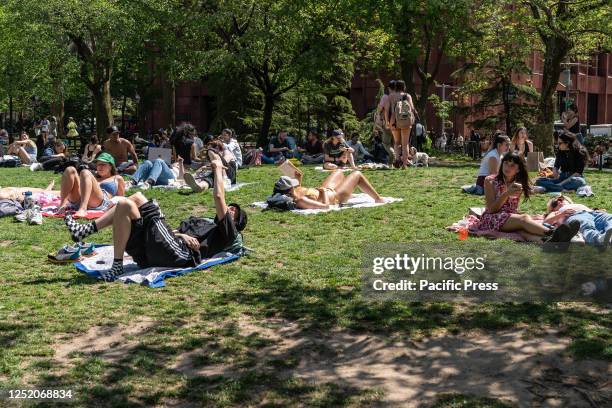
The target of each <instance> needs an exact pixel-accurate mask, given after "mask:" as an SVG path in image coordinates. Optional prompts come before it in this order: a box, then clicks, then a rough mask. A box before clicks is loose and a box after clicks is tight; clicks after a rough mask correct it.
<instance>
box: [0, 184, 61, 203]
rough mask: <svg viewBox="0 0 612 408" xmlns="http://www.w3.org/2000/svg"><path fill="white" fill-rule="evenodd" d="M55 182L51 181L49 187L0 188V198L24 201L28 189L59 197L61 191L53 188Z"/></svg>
mask: <svg viewBox="0 0 612 408" xmlns="http://www.w3.org/2000/svg"><path fill="white" fill-rule="evenodd" d="M54 186H55V182H54V181H51V182H50V183H49V185H48V186H47V188H35V187H4V188H0V200H15V201H19V202H23V198H24V194H25V193H26V191H29V192H31V193H32V195H34V196H37V195H38V194H41V193H45V194H49V195H56V196H58V197H59V195H60V192H59V191H55V190H53V187H54Z"/></svg>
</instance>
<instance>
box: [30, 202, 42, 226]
mask: <svg viewBox="0 0 612 408" xmlns="http://www.w3.org/2000/svg"><path fill="white" fill-rule="evenodd" d="M28 223H29V224H30V225H42V223H43V218H42V214H41V212H40V207H38V206H36V207H34V208H32V209H31V210H30V216H29V217H28Z"/></svg>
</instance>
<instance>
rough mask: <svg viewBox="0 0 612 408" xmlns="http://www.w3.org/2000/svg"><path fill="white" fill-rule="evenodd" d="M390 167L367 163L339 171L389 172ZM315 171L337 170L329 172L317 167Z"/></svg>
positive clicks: (342, 168)
mask: <svg viewBox="0 0 612 408" xmlns="http://www.w3.org/2000/svg"><path fill="white" fill-rule="evenodd" d="M389 169H390V167H389V166H388V165H387V164H382V163H365V164H360V165H357V168H355V169H353V168H351V167H341V168H340V169H339V170H342V171H355V170H360V171H363V170H389ZM315 170H318V171H325V172H332V171H335V170H327V169H324V168H323V166H316V167H315Z"/></svg>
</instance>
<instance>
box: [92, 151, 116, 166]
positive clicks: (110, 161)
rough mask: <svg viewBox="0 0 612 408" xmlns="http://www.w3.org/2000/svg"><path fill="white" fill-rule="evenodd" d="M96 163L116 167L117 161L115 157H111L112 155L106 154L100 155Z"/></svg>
mask: <svg viewBox="0 0 612 408" xmlns="http://www.w3.org/2000/svg"><path fill="white" fill-rule="evenodd" d="M94 161H97V162H102V163H108V164H110V165H111V166H113V167H115V159H114V158H113V156H111V155H110V153H106V152H104V153H100V154H99V155H98V157H96V160H94Z"/></svg>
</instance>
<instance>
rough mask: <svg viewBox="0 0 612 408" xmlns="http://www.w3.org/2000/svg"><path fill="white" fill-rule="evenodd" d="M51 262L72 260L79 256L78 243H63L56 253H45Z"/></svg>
mask: <svg viewBox="0 0 612 408" xmlns="http://www.w3.org/2000/svg"><path fill="white" fill-rule="evenodd" d="M47 257H48V259H49V260H50V261H52V262H73V261H78V260H79V259H80V258H81V248H80V247H79V245H64V246H63V247H62V249H60V250H59V251H57V253H56V254H49V255H47Z"/></svg>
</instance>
